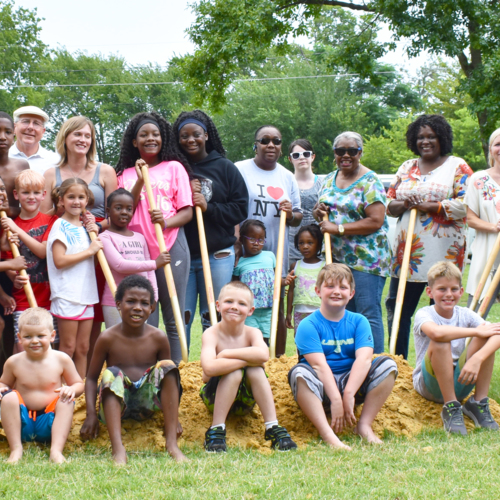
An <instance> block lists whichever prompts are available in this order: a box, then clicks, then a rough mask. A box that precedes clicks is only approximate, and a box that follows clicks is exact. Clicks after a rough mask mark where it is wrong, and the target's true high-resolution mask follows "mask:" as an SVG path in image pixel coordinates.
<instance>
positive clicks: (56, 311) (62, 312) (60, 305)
mask: <svg viewBox="0 0 500 500" xmlns="http://www.w3.org/2000/svg"><path fill="white" fill-rule="evenodd" d="M50 312H51V313H52V316H55V317H56V318H61V319H70V320H72V321H84V320H86V319H94V306H93V305H85V304H76V303H75V302H71V301H69V300H66V299H60V298H55V299H54V300H53V301H52V302H51V304H50Z"/></svg>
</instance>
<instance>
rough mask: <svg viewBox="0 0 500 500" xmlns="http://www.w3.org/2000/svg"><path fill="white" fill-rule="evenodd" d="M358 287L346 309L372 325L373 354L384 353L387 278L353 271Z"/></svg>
mask: <svg viewBox="0 0 500 500" xmlns="http://www.w3.org/2000/svg"><path fill="white" fill-rule="evenodd" d="M351 271H352V275H353V276H354V283H355V285H356V293H355V294H354V297H353V298H352V299H351V300H350V301H349V303H348V304H347V307H346V309H347V310H348V311H351V312H355V313H359V314H362V315H363V316H364V317H365V318H366V319H367V320H368V322H369V323H370V326H371V329H372V334H373V352H374V354H380V353H381V352H384V322H383V320H382V306H381V304H380V302H381V300H382V292H383V291H384V285H385V278H384V277H383V276H377V275H375V274H370V273H364V272H361V271H356V270H354V269H351Z"/></svg>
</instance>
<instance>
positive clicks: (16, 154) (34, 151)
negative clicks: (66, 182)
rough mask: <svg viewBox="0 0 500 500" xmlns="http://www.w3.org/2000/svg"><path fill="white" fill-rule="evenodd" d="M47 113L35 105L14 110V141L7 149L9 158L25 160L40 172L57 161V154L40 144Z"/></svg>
mask: <svg viewBox="0 0 500 500" xmlns="http://www.w3.org/2000/svg"><path fill="white" fill-rule="evenodd" d="M48 121H49V115H48V114H47V113H45V111H43V110H41V109H40V108H37V107H36V106H23V107H22V108H19V109H16V110H15V111H14V132H15V134H16V142H15V143H14V144H13V145H12V147H11V148H10V150H9V156H10V157H11V158H22V159H23V160H27V162H28V163H29V165H30V168H31V169H32V170H36V171H37V172H39V173H40V174H42V175H43V173H44V172H45V171H46V170H47V169H49V168H51V167H55V166H56V165H57V164H58V163H59V160H60V158H59V155H58V154H57V153H53V152H52V151H49V150H48V149H45V148H44V147H43V146H41V145H40V141H41V140H42V137H43V134H44V133H45V124H46V122H48Z"/></svg>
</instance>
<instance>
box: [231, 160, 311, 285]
mask: <svg viewBox="0 0 500 500" xmlns="http://www.w3.org/2000/svg"><path fill="white" fill-rule="evenodd" d="M235 165H236V166H237V167H238V169H239V171H240V172H241V175H242V176H243V179H244V180H245V183H246V185H247V189H248V218H249V219H257V220H261V221H262V222H263V223H264V224H265V226H266V244H265V245H264V250H269V251H270V252H273V253H274V255H276V251H277V249H278V233H279V226H280V211H279V204H280V201H283V200H289V201H291V202H292V207H293V210H294V211H295V212H300V211H301V210H300V191H299V187H298V185H297V181H296V180H295V177H294V176H293V174H292V172H290V171H289V170H287V169H286V168H285V167H282V166H281V165H280V164H277V165H276V168H275V169H274V170H262V169H261V168H259V167H258V166H257V165H256V164H255V162H254V160H253V159H251V160H243V161H239V162H238V163H236V164H235ZM287 273H288V226H286V234H285V248H284V252H283V272H282V274H283V276H286V275H287Z"/></svg>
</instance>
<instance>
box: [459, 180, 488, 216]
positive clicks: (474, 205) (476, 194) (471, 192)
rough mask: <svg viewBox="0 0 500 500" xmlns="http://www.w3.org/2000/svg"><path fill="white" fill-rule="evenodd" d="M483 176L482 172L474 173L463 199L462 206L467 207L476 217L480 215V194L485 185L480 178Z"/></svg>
mask: <svg viewBox="0 0 500 500" xmlns="http://www.w3.org/2000/svg"><path fill="white" fill-rule="evenodd" d="M484 176H485V172H484V170H482V171H480V172H475V173H474V175H473V176H472V177H471V178H470V181H469V187H468V189H467V192H466V193H465V198H464V205H467V206H468V207H469V208H470V209H471V210H472V211H473V212H474V213H475V214H476V215H477V216H478V217H479V216H480V213H481V207H480V205H479V200H480V193H481V192H482V190H483V188H484V184H485V183H484V181H483V180H482V179H481V177H484Z"/></svg>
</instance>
